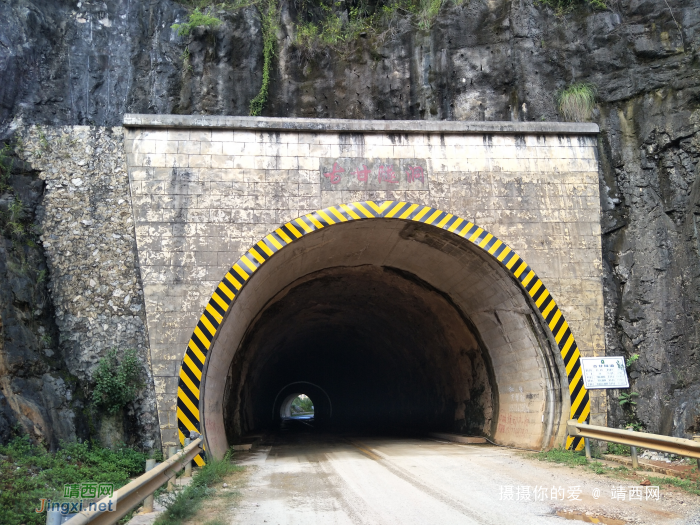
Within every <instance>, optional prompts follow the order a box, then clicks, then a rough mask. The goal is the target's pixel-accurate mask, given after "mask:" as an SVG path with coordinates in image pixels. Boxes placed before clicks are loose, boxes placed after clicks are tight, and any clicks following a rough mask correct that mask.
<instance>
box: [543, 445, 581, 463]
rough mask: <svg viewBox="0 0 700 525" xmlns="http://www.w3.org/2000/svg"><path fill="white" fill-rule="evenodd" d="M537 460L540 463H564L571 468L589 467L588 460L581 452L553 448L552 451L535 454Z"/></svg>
mask: <svg viewBox="0 0 700 525" xmlns="http://www.w3.org/2000/svg"><path fill="white" fill-rule="evenodd" d="M535 458H536V459H538V460H540V461H550V462H552V463H563V464H565V465H568V466H570V467H575V466H577V465H588V460H587V459H586V456H585V455H584V454H582V453H581V452H576V451H573V450H564V449H562V448H553V449H552V450H547V451H543V452H538V453H537V454H535Z"/></svg>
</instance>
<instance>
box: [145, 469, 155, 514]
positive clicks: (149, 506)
mask: <svg viewBox="0 0 700 525" xmlns="http://www.w3.org/2000/svg"><path fill="white" fill-rule="evenodd" d="M155 466H156V460H155V459H147V460H146V472H148V471H149V470H151V469H153V468H154V467H155ZM143 512H153V494H151V495H150V496H148V497H147V498H146V499H145V500H143Z"/></svg>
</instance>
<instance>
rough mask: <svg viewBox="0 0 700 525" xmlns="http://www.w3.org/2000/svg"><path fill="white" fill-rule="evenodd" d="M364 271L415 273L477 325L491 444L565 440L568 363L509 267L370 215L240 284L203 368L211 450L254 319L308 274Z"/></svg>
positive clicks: (303, 244)
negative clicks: (490, 402)
mask: <svg viewBox="0 0 700 525" xmlns="http://www.w3.org/2000/svg"><path fill="white" fill-rule="evenodd" d="M363 265H368V266H374V267H378V268H382V267H390V268H396V269H398V270H400V271H403V272H407V273H408V274H412V275H415V276H417V277H419V278H420V279H421V280H423V281H425V282H426V283H428V284H429V285H430V286H432V287H434V288H435V289H436V290H439V291H441V292H443V293H445V294H446V295H447V296H449V298H450V300H451V301H452V302H453V303H454V304H455V305H456V307H457V308H458V309H459V310H460V311H461V312H462V313H463V314H464V316H465V317H466V318H467V319H469V320H471V322H472V324H473V326H474V327H475V330H476V331H477V334H476V335H478V337H479V338H480V339H481V341H483V344H484V346H485V350H486V351H487V352H488V356H489V359H490V361H491V363H492V366H493V376H494V381H495V384H494V385H493V387H494V390H497V392H498V399H496V400H495V403H494V405H495V407H497V408H498V412H499V414H498V415H499V419H498V424H497V425H495V428H494V429H493V430H492V431H491V432H490V433H489V432H488V431H486V434H487V435H490V437H491V439H493V440H495V441H496V442H499V443H504V444H511V445H516V446H520V447H525V448H542V447H546V446H550V445H551V444H552V443H554V442H559V441H562V440H563V432H564V426H563V425H562V424H561V423H562V422H563V421H565V420H566V419H567V418H568V416H569V406H570V405H569V399H568V396H567V395H565V390H566V385H567V384H568V383H567V380H566V372H565V370H564V366H563V362H562V359H561V357H560V356H559V353H558V352H557V351H556V342H555V341H554V339H553V338H552V336H551V334H550V333H549V332H548V330H547V329H546V328H545V326H544V325H543V323H542V320H541V316H539V314H538V313H537V309H536V308H535V306H534V305H533V303H532V301H531V300H530V299H529V298H528V297H527V296H526V295H525V294H524V292H523V290H522V288H521V287H520V285H519V284H518V283H517V282H515V280H514V279H513V278H512V276H511V275H510V274H509V273H508V271H506V270H505V269H504V268H503V267H502V266H501V265H500V264H499V263H498V262H497V261H496V260H494V258H493V257H491V256H490V255H488V254H486V253H484V252H483V251H482V250H480V249H479V248H478V247H476V246H474V245H473V244H471V243H470V242H468V241H467V240H466V239H462V238H460V237H458V236H456V235H454V234H451V233H448V232H445V231H443V230H441V229H439V228H435V227H432V226H428V225H422V224H418V223H412V222H410V221H402V220H396V219H373V220H363V221H353V222H349V223H341V224H336V225H333V227H331V228H328V227H327V228H324V229H321V230H318V231H315V232H312V233H309V234H307V235H305V236H304V237H302V238H300V239H298V240H296V241H295V242H294V243H293V244H291V245H289V246H287V247H285V248H284V249H282V250H280V251H279V252H277V253H276V254H275V255H274V256H273V257H271V258H270V259H269V260H268V261H267V262H266V263H265V264H263V265H262V266H260V267H259V268H258V270H257V271H256V272H255V273H254V274H253V275H252V276H251V277H250V279H249V280H248V281H247V282H246V284H245V286H243V287H242V288H241V290H240V291H239V293H238V296H237V298H236V300H235V301H234V302H233V303H232V304H231V307H230V308H229V309H228V311H227V312H226V316H225V318H224V319H223V321H222V322H221V325H220V327H219V329H218V331H217V335H216V337H215V338H214V340H213V341H212V344H211V346H210V348H209V353H208V359H207V361H206V364H205V367H204V370H203V377H202V384H201V390H202V392H201V398H200V400H201V401H200V416H201V419H202V423H203V425H204V430H205V436H206V439H207V446H208V450H209V451H210V453H212V454H213V455H214V456H215V457H221V456H222V455H223V453H224V452H225V450H226V449H227V447H228V438H227V436H226V430H225V429H226V425H225V422H224V394H225V392H226V384H227V375H228V373H229V370H230V367H231V363H232V360H233V358H234V356H235V354H236V352H237V351H239V348H240V347H241V343H242V341H243V339H244V337H245V336H246V332H247V331H248V330H249V329H250V326H251V323H253V321H255V319H256V318H257V317H258V316H260V314H261V312H262V311H263V310H264V308H265V306H266V305H267V304H268V303H269V302H270V301H271V300H272V299H273V298H274V297H275V295H276V294H278V293H279V292H280V291H281V290H284V289H285V288H286V287H288V286H289V285H290V284H292V283H294V282H295V281H297V280H299V279H301V278H303V277H304V276H307V275H309V274H312V273H314V272H319V271H323V270H326V269H328V268H342V267H359V266H363ZM552 349H554V350H552ZM494 417H496V416H495V414H494Z"/></svg>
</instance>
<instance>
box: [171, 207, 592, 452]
mask: <svg viewBox="0 0 700 525" xmlns="http://www.w3.org/2000/svg"><path fill="white" fill-rule="evenodd" d="M372 219H383V220H388V219H394V220H401V221H405V222H413V223H420V224H424V225H429V226H433V227H435V228H439V229H441V230H443V231H445V232H448V233H449V234H452V235H454V236H457V237H459V238H461V239H464V240H466V241H468V242H469V243H470V244H471V245H472V246H473V247H475V248H477V249H478V250H480V251H481V252H482V253H483V254H485V255H488V257H490V258H491V259H492V260H493V261H496V262H497V263H498V264H499V265H500V266H501V267H502V268H503V269H504V270H505V271H507V272H508V273H509V274H510V275H511V277H512V278H513V279H514V281H515V282H517V283H518V285H519V286H520V287H521V289H522V291H523V292H524V293H525V294H527V296H529V298H530V299H531V302H532V304H533V305H534V306H535V307H536V311H537V312H538V314H539V315H540V316H541V319H542V320H543V321H544V325H545V326H546V328H547V330H548V331H549V332H550V334H551V337H552V338H553V339H554V341H555V342H556V345H557V347H558V349H559V353H560V356H561V359H562V360H563V365H564V367H565V369H566V377H567V379H568V391H569V399H570V413H569V417H570V418H571V419H577V420H579V421H587V420H588V418H589V414H590V401H589V396H588V392H587V391H586V389H585V387H584V385H583V378H582V374H581V369H580V361H579V358H580V353H579V350H578V347H577V345H576V341H575V339H574V336H573V334H572V332H571V329H570V328H569V325H568V323H567V322H566V319H565V318H564V315H563V313H562V312H561V310H560V309H559V307H558V306H557V304H556V302H555V301H554V298H553V297H552V296H551V294H550V293H549V291H548V290H547V288H546V286H545V285H544V283H543V282H542V281H541V280H540V279H539V277H538V276H537V274H536V273H535V271H534V270H533V269H532V268H531V267H530V266H529V265H528V264H527V263H526V262H525V261H524V260H522V258H521V257H520V256H519V255H518V254H517V253H515V251H513V250H512V249H511V248H510V247H509V246H508V245H506V244H505V243H504V242H502V241H501V240H499V239H497V238H496V237H495V236H494V235H492V234H491V233H489V232H487V231H486V230H484V229H483V228H480V227H479V226H478V225H476V224H474V223H473V222H471V221H468V220H466V219H463V218H461V217H457V216H455V215H453V214H451V213H448V212H445V211H442V210H439V209H436V208H433V207H430V206H426V205H421V204H413V203H409V202H402V201H383V202H375V201H363V202H354V203H350V204H341V205H337V206H330V207H328V208H325V209H323V210H318V211H316V212H313V213H309V214H307V215H304V216H303V217H299V218H297V219H294V220H292V221H290V222H287V223H285V224H284V225H282V226H280V227H279V228H277V229H276V230H275V231H274V232H271V233H270V234H268V235H267V236H266V237H265V238H263V239H262V240H260V241H259V242H258V243H256V244H255V245H254V246H253V247H251V248H250V249H249V250H248V251H247V252H246V253H245V254H244V255H243V256H242V257H241V258H240V259H238V261H236V262H235V263H234V264H233V265H232V266H231V268H230V270H229V271H228V272H227V273H226V275H225V276H224V278H223V279H222V280H221V282H220V283H219V285H218V287H217V289H216V290H215V291H214V293H213V294H212V296H211V298H210V300H209V302H208V304H207V305H206V307H205V310H204V312H203V313H202V315H201V317H200V319H199V321H198V323H197V325H196V327H195V329H194V332H193V334H192V337H191V339H190V341H189V343H188V345H187V349H186V351H185V354H184V356H183V358H182V362H181V367H180V374H179V383H178V394H177V420H178V430H179V437H180V441H181V442H184V438H185V436H187V435H189V432H190V431H191V430H195V431H197V432H201V431H202V424H201V423H202V417H201V415H200V410H201V405H202V401H203V396H201V397H200V393H201V392H202V390H203V389H204V386H205V385H204V381H205V377H206V367H207V366H208V365H209V362H210V361H211V352H210V349H211V348H212V345H213V344H214V342H215V339H216V338H217V336H218V335H219V332H220V329H221V326H222V322H223V321H224V318H225V317H226V315H227V313H228V312H229V311H230V310H231V307H232V305H233V304H234V302H235V301H236V298H237V296H238V295H239V294H240V292H241V291H242V290H243V288H244V286H245V285H246V283H247V282H248V281H249V279H250V278H251V277H252V276H253V275H254V274H255V272H256V271H258V270H259V269H260V268H261V267H262V266H263V265H264V264H265V263H266V262H268V261H269V260H271V259H272V258H273V257H274V256H275V255H276V254H277V253H278V252H280V251H281V250H282V249H283V248H285V247H286V246H288V245H291V244H293V243H294V242H295V241H297V240H299V239H302V238H304V236H306V235H308V234H310V233H314V232H317V231H319V230H322V229H326V228H331V227H333V226H335V225H338V224H343V223H348V222H353V221H365V220H372ZM207 428H208V429H209V428H211V427H210V426H209V425H207ZM579 441H580V439H579V438H570V437H567V442H566V444H567V447H574V448H580V446H581V445H582V443H579ZM197 461H198V463H203V458H201V457H200V458H198V459H197Z"/></svg>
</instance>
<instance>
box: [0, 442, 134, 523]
mask: <svg viewBox="0 0 700 525" xmlns="http://www.w3.org/2000/svg"><path fill="white" fill-rule="evenodd" d="M0 456H3V457H2V458H0V459H2V461H0V509H2V520H1V521H2V523H3V524H4V525H20V524H26V525H40V524H42V525H43V523H45V522H46V514H40V513H36V512H34V509H35V508H39V507H41V502H40V499H41V498H52V499H54V498H56V497H57V496H62V495H63V485H65V484H67V483H83V482H86V481H94V482H98V483H114V485H115V488H118V487H121V486H123V485H125V484H126V483H128V482H129V478H130V477H133V476H137V475H140V474H142V473H143V471H144V466H145V464H146V458H147V454H145V453H143V452H138V451H136V450H133V449H130V448H128V447H126V446H122V447H121V448H118V449H116V450H110V449H106V448H102V447H99V446H98V445H95V444H89V443H70V444H66V443H63V444H61V447H60V448H59V450H58V451H57V452H55V453H52V452H47V451H46V450H44V448H43V447H41V446H39V445H35V444H33V443H32V442H31V441H30V440H29V438H28V437H26V436H20V437H15V438H14V439H12V440H11V441H10V442H9V443H8V444H7V445H4V446H0Z"/></svg>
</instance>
